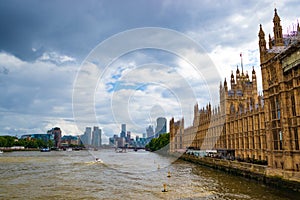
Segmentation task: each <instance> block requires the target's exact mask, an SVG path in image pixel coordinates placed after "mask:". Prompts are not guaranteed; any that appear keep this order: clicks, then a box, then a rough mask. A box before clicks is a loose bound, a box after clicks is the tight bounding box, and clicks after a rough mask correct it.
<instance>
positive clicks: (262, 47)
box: [258, 24, 267, 63]
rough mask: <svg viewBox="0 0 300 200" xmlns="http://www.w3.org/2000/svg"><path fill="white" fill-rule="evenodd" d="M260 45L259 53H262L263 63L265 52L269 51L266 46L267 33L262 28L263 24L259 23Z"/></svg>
mask: <svg viewBox="0 0 300 200" xmlns="http://www.w3.org/2000/svg"><path fill="white" fill-rule="evenodd" d="M258 38H259V41H258V46H259V54H260V62H261V63H262V62H263V61H264V59H265V58H264V57H265V54H266V52H267V47H266V40H265V33H264V31H263V29H262V25H261V24H260V25H259V33H258Z"/></svg>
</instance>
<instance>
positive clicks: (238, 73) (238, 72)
mask: <svg viewBox="0 0 300 200" xmlns="http://www.w3.org/2000/svg"><path fill="white" fill-rule="evenodd" d="M236 75H240V70H239V66H238V65H237V66H236Z"/></svg>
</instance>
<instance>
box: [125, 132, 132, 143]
mask: <svg viewBox="0 0 300 200" xmlns="http://www.w3.org/2000/svg"><path fill="white" fill-rule="evenodd" d="M130 139H131V132H130V131H127V136H126V142H130Z"/></svg>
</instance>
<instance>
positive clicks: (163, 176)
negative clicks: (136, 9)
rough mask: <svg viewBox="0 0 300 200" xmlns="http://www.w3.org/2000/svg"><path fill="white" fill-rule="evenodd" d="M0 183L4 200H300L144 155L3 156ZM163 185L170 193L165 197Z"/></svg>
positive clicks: (68, 154) (69, 154) (193, 167)
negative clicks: (98, 160) (97, 160)
mask: <svg viewBox="0 0 300 200" xmlns="http://www.w3.org/2000/svg"><path fill="white" fill-rule="evenodd" d="M96 157H97V158H99V159H101V160H102V161H103V163H102V162H96V161H95V158H96ZM168 172H170V174H171V177H167V175H168ZM0 177H1V181H0V199H116V200H117V199H228V200H229V199H251V200H252V199H265V200H269V199H272V200H283V199H299V194H296V193H291V192H286V191H282V190H280V191H279V190H276V189H272V188H269V187H267V186H264V185H262V184H259V183H257V182H254V181H249V180H247V179H244V178H241V177H235V176H230V175H227V174H225V173H223V172H218V171H215V170H212V169H209V168H204V167H201V166H197V165H194V164H191V163H187V162H183V161H176V162H174V160H171V159H169V158H166V157H162V156H159V155H157V154H155V153H150V152H145V151H138V152H133V151H132V152H127V153H115V152H114V151H113V150H101V151H90V152H89V151H71V152H64V151H59V152H58V151H53V152H11V153H4V154H2V155H1V156H0ZM164 183H165V184H166V185H167V190H168V192H162V190H163V184H164Z"/></svg>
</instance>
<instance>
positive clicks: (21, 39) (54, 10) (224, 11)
mask: <svg viewBox="0 0 300 200" xmlns="http://www.w3.org/2000/svg"><path fill="white" fill-rule="evenodd" d="M248 4H250V2H248V1H247V2H242V3H240V2H239V1H226V2H223V1H207V2H206V1H189V2H188V3H186V2H185V1H175V2H174V1H96V0H89V1H85V2H83V1H79V0H77V1H71V0H65V1H57V0H54V1H37V0H26V1H17V0H2V1H0V26H1V30H0V48H1V50H4V51H7V52H9V53H12V54H13V55H16V56H17V57H19V58H21V59H23V60H34V59H36V58H37V57H40V56H41V55H42V54H43V52H45V51H56V52H59V53H62V54H66V55H71V56H73V57H76V58H79V60H80V59H82V58H84V57H85V56H86V55H87V54H88V53H89V51H90V50H91V49H92V48H94V47H95V46H96V45H97V44H98V43H99V42H101V41H103V40H104V39H106V38H108V37H109V36H111V35H113V34H116V33H118V32H120V31H124V30H127V29H131V28H137V27H144V26H158V27H164V28H171V29H175V30H178V31H183V32H185V31H189V30H193V29H198V28H202V29H203V30H206V29H209V26H212V27H214V26H215V25H217V24H219V23H220V24H221V25H222V21H221V20H222V19H223V20H224V19H226V17H228V16H229V15H230V14H232V13H235V12H240V11H243V10H245V9H246V8H247V7H248V6H249V5H248ZM252 4H253V3H252ZM215 28H217V27H215ZM32 49H34V51H33V50H32Z"/></svg>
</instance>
